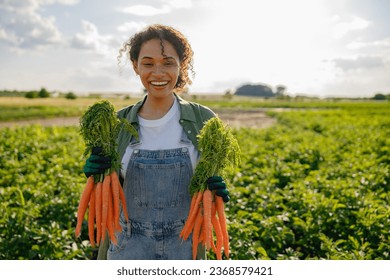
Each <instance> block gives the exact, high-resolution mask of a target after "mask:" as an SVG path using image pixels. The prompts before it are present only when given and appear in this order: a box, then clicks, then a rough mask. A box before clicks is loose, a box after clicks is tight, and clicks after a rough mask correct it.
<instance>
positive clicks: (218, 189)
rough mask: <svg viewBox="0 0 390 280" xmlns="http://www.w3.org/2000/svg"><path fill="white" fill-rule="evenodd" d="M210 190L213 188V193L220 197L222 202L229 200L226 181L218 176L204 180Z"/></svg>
mask: <svg viewBox="0 0 390 280" xmlns="http://www.w3.org/2000/svg"><path fill="white" fill-rule="evenodd" d="M206 184H207V187H208V188H209V190H210V191H214V190H215V194H216V195H218V196H220V197H222V199H223V201H224V202H228V201H229V200H230V196H229V191H228V190H227V189H226V183H225V181H224V180H223V179H222V177H220V176H212V177H210V178H208V179H207V181H206Z"/></svg>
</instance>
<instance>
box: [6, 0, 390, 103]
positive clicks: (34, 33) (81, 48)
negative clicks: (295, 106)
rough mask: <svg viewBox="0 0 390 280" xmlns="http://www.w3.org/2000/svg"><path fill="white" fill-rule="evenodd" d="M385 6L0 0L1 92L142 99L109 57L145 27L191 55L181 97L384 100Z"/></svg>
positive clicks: (389, 75) (388, 73)
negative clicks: (170, 32) (255, 94)
mask: <svg viewBox="0 0 390 280" xmlns="http://www.w3.org/2000/svg"><path fill="white" fill-rule="evenodd" d="M389 11H390V1H388V0H337V1H336V0H334V1H331V0H142V1H141V0H111V1H108V0H106V1H104V0H0V90H1V89H7V90H34V89H40V88H41V87H45V88H46V89H48V90H50V91H56V90H58V91H62V92H68V91H73V92H75V93H92V92H128V93H140V92H142V84H141V82H140V81H139V79H138V77H137V76H136V75H135V74H134V72H133V70H132V68H131V66H130V64H129V61H128V60H126V59H121V60H120V62H119V63H118V61H117V56H118V50H119V49H120V48H121V46H122V44H123V43H124V42H125V41H126V40H127V39H128V38H129V37H131V36H132V35H133V34H134V33H135V32H137V31H140V30H142V28H144V27H145V26H147V25H149V24H154V23H161V24H166V25H171V26H172V27H174V28H176V29H178V30H179V31H181V32H182V33H183V34H184V35H185V36H186V37H187V38H188V40H189V42H190V43H191V46H192V48H193V50H194V70H195V77H194V79H193V84H192V85H191V86H190V87H189V90H190V93H225V92H226V91H227V90H232V91H234V90H235V89H236V88H237V87H239V86H241V85H243V84H258V83H261V84H266V85H268V86H270V87H271V88H272V89H274V90H275V88H276V86H278V85H283V86H285V87H286V88H287V93H288V94H289V95H292V96H296V95H307V96H316V97H371V96H373V95H374V94H376V93H379V92H380V93H386V94H387V93H390V17H389V16H388V13H389Z"/></svg>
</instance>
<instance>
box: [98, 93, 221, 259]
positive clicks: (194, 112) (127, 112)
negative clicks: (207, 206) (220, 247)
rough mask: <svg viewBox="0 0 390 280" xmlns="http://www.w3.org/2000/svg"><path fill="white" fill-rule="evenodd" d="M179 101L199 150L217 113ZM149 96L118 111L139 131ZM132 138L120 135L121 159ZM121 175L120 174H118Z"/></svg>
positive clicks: (102, 256)
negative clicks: (203, 131)
mask: <svg viewBox="0 0 390 280" xmlns="http://www.w3.org/2000/svg"><path fill="white" fill-rule="evenodd" d="M175 97H176V98H177V101H178V102H179V107H180V124H181V126H182V127H183V129H184V132H185V133H186V135H187V137H188V139H190V140H191V142H192V144H193V145H194V146H195V148H196V149H198V139H197V135H198V134H199V132H200V130H201V129H202V127H203V124H204V123H205V122H206V121H207V120H209V119H211V118H212V117H215V116H216V115H215V113H214V112H213V111H211V110H210V109H209V108H207V107H205V106H202V105H200V104H197V103H194V102H189V101H186V100H184V99H182V98H180V97H179V96H177V95H175ZM146 98H147V96H145V98H144V99H143V100H141V101H139V102H138V103H136V104H134V105H130V106H128V107H125V108H123V109H121V110H120V111H118V117H119V118H126V119H127V120H128V121H129V122H130V123H131V124H132V125H133V126H134V127H135V128H136V129H137V131H139V121H138V111H139V110H140V109H141V107H142V105H143V104H144V103H145V100H146ZM132 137H134V136H132V135H131V134H130V133H129V132H128V131H127V130H125V129H122V130H121V131H120V132H119V135H118V148H117V149H118V154H119V158H120V159H121V158H122V157H123V155H124V153H125V152H126V148H127V146H128V145H129V144H130V142H131V140H132ZM118 174H120V173H118ZM108 240H109V238H108V236H106V238H105V239H104V242H103V243H102V244H101V245H100V247H99V253H98V259H99V260H103V259H106V258H107V250H108V246H109V242H108ZM198 252H199V254H198V258H202V259H205V257H206V255H205V250H204V248H199V249H198Z"/></svg>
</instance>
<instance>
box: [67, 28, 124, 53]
mask: <svg viewBox="0 0 390 280" xmlns="http://www.w3.org/2000/svg"><path fill="white" fill-rule="evenodd" d="M81 25H82V32H79V33H76V34H75V35H74V36H73V38H72V39H71V43H70V45H71V47H73V48H76V49H84V50H89V51H92V52H95V53H97V54H100V55H104V56H108V57H114V56H113V53H114V52H117V50H116V49H117V48H118V47H119V45H120V42H119V41H118V39H116V38H115V37H114V36H112V35H101V34H99V31H98V28H97V27H96V25H94V24H93V23H92V22H89V21H87V20H82V21H81Z"/></svg>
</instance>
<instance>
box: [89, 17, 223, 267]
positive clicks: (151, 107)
mask: <svg viewBox="0 0 390 280" xmlns="http://www.w3.org/2000/svg"><path fill="white" fill-rule="evenodd" d="M124 53H126V54H127V55H128V56H129V58H130V61H131V62H132V65H133V69H134V71H135V73H136V74H137V75H139V78H140V80H141V82H142V84H143V85H144V87H145V90H146V93H147V94H146V96H145V97H144V98H143V100H141V101H139V102H138V103H137V104H135V105H131V106H128V107H125V108H123V109H122V110H120V111H119V112H118V116H119V117H120V118H126V119H127V120H128V121H129V122H130V123H131V124H132V125H133V126H134V127H135V128H136V129H137V132H138V136H139V137H138V138H137V137H133V136H131V135H130V134H129V132H128V131H121V132H120V133H119V135H118V139H117V140H118V141H117V142H118V154H119V156H120V158H121V163H122V166H121V170H118V171H119V174H120V180H121V182H123V183H122V185H123V190H124V195H125V197H126V205H127V211H128V217H129V221H125V219H121V225H122V229H123V230H122V231H120V232H118V233H117V236H116V240H117V241H118V242H117V243H113V242H111V243H110V244H108V238H106V239H105V243H103V244H100V248H99V256H98V258H99V259H106V258H107V259H151V260H157V259H183V260H186V259H187V260H189V259H192V258H193V257H196V256H198V258H202V259H204V258H205V257H206V255H205V250H204V248H202V247H201V248H200V249H199V250H198V244H197V243H196V244H195V245H192V238H188V239H186V240H184V241H182V240H180V238H179V234H180V232H181V231H182V229H183V226H184V224H185V222H186V220H187V214H188V213H189V210H190V205H191V199H192V198H191V195H190V192H189V185H190V181H191V178H192V177H193V174H194V171H195V169H196V167H197V165H198V162H199V161H200V159H199V156H200V153H199V150H198V137H197V135H199V134H200V132H201V130H202V128H203V127H204V124H205V122H206V121H208V120H210V119H211V118H213V117H215V116H216V115H215V113H214V112H213V111H211V110H210V109H209V108H207V107H205V106H201V105H199V104H197V103H193V102H188V101H185V100H183V99H182V98H180V97H179V96H178V94H179V93H180V91H182V90H183V89H184V88H185V87H186V85H187V84H190V83H191V80H190V78H189V72H191V71H192V55H193V52H192V49H191V46H190V44H189V42H188V41H187V39H186V37H184V35H183V34H181V33H180V32H179V31H177V30H175V29H173V28H172V27H169V26H165V25H152V26H149V27H147V28H146V29H144V30H143V31H141V32H139V33H137V34H135V35H134V36H133V37H131V38H130V39H129V41H127V42H126V43H125V44H124V46H123V48H122V49H121V50H120V54H119V57H118V60H120V58H121V56H122V55H123V54H124ZM216 150H219V149H216ZM93 156H94V157H95V158H96V157H99V156H103V155H95V154H94V155H93ZM93 159H94V158H93V157H92V156H91V158H90V159H88V160H87V162H86V165H85V166H86V169H84V170H87V171H88V174H89V175H88V176H90V175H91V174H92V175H96V174H100V173H102V170H101V168H99V162H96V164H97V165H93V164H90V162H92V160H93ZM92 163H95V162H92ZM91 170H92V171H93V172H96V173H91ZM103 171H104V169H103ZM86 174H87V173H86ZM195 174H196V172H195ZM214 175H220V174H214ZM213 177H214V176H213ZM216 178H217V179H215V178H214V180H210V181H206V182H204V184H205V187H206V188H209V189H210V190H212V189H213V188H214V189H215V188H216V187H218V192H215V195H217V196H220V197H223V201H225V202H227V201H228V200H229V197H228V192H227V190H226V184H225V182H224V181H223V179H222V178H221V177H220V176H218V177H216ZM208 179H210V178H208ZM121 216H122V217H123V216H124V213H123V211H122V213H121ZM194 240H196V239H195V238H194Z"/></svg>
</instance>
